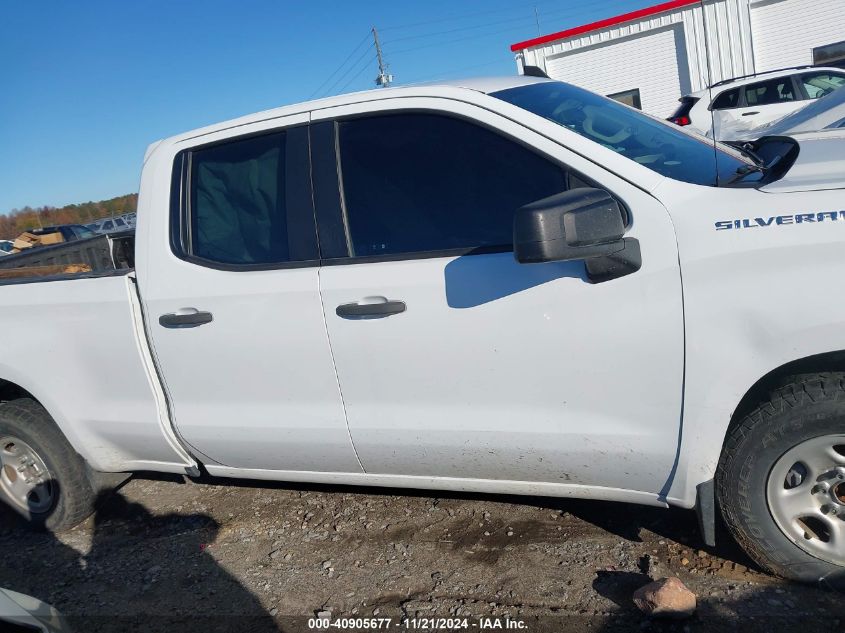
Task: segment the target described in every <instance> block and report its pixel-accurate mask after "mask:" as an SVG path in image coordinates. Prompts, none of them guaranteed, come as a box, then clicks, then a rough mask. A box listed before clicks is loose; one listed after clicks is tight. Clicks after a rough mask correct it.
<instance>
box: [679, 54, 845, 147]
mask: <svg viewBox="0 0 845 633" xmlns="http://www.w3.org/2000/svg"><path fill="white" fill-rule="evenodd" d="M842 86H845V70H843V69H841V68H828V67H821V66H800V67H797V68H787V69H783V70H774V71H770V72H766V73H759V74H756V75H750V76H747V77H737V78H735V79H727V80H725V81H720V82H717V83H715V84H713V85H712V86H710V87H709V88H707V89H705V90H699V91H698V92H693V93H692V94H689V95H686V96H683V97H681V98H680V99H679V101H680V105H679V106H678V109H677V110H676V111H675V113H674V114H673V115H672V116H670V117H669V121H671V122H672V123H675V124H677V125H681V126H689V129H692V130H694V131H696V132H699V133H701V134H706V135H707V136H715V138H717V139H719V140H722V139H723V138H725V136H724V133H723V131H727V130H731V133H732V134H733V133H735V132H737V131H740V130H745V129H750V128H752V127H757V126H759V125H763V124H765V123H768V122H770V121H774V120H775V119H779V118H781V117H783V116H786V115H787V114H789V113H790V112H794V111H795V110H798V109H800V108H801V107H803V106H805V105H807V101H808V100H810V99H818V98H819V97H823V96H824V95H826V94H829V93H830V92H833V91H834V90H836V89H837V88H841V87H842ZM714 128H715V134H714V133H713V131H714Z"/></svg>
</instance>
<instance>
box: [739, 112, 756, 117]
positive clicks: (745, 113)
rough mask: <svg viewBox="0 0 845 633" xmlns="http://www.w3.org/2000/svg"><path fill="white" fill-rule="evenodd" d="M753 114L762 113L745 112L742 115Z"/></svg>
mask: <svg viewBox="0 0 845 633" xmlns="http://www.w3.org/2000/svg"><path fill="white" fill-rule="evenodd" d="M752 114H760V113H759V112H743V113H742V116H751V115H752Z"/></svg>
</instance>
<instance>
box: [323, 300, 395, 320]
mask: <svg viewBox="0 0 845 633" xmlns="http://www.w3.org/2000/svg"><path fill="white" fill-rule="evenodd" d="M405 308H406V306H405V302H404V301H390V300H388V299H387V298H386V297H364V298H363V299H361V300H360V301H355V302H353V303H344V304H342V305H339V306H337V309H336V310H335V313H336V314H337V316H339V317H341V318H344V319H367V318H370V319H372V318H381V317H386V316H390V315H391V314H399V313H400V312H404V311H405Z"/></svg>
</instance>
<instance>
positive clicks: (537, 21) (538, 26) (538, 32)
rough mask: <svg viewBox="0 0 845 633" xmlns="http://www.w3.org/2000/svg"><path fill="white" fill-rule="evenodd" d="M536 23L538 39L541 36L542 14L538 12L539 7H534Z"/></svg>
mask: <svg viewBox="0 0 845 633" xmlns="http://www.w3.org/2000/svg"><path fill="white" fill-rule="evenodd" d="M534 21H535V22H536V23H537V37H539V36H540V12H539V11H537V5H536V4H535V5H534Z"/></svg>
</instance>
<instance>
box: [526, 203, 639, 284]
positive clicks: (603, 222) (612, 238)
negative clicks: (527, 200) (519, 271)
mask: <svg viewBox="0 0 845 633" xmlns="http://www.w3.org/2000/svg"><path fill="white" fill-rule="evenodd" d="M624 217H625V216H624V215H623V210H622V208H621V207H620V206H619V203H618V202H617V201H616V200H615V199H614V198H613V196H611V195H610V194H609V193H608V192H606V191H603V190H601V189H591V188H579V189H572V190H570V191H565V192H563V193H559V194H556V195H554V196H550V197H548V198H543V199H542V200H538V201H536V202H532V203H531V204H528V205H526V206H524V207H522V208H521V209H519V210H518V211H517V212H516V215H515V216H514V257H515V258H516V260H517V261H518V262H519V263H521V264H532V263H542V262H554V261H571V260H587V272H588V277H589V279H590V281H594V282H595V281H606V280H607V279H612V278H614V277H619V276H622V275H623V274H629V273H631V272H634V271H635V270H638V269H639V268H640V266H641V264H642V259H641V257H640V251H639V243H638V242H637V241H636V240H635V239H633V238H624V237H623V236H624V234H625V221H624Z"/></svg>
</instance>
